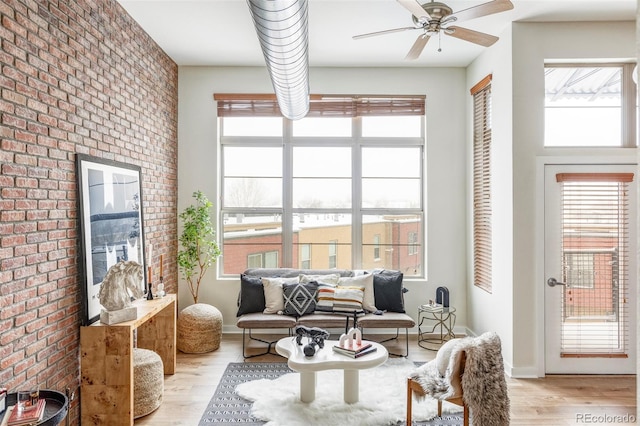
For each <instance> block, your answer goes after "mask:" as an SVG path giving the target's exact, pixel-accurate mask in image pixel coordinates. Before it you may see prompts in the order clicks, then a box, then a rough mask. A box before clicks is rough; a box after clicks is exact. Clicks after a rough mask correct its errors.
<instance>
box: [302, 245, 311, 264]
mask: <svg viewBox="0 0 640 426" xmlns="http://www.w3.org/2000/svg"><path fill="white" fill-rule="evenodd" d="M300 268H301V269H311V245H310V244H300Z"/></svg>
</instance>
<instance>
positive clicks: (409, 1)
mask: <svg viewBox="0 0 640 426" xmlns="http://www.w3.org/2000/svg"><path fill="white" fill-rule="evenodd" d="M398 3H400V4H401V5H402V6H404V7H405V9H407V10H408V11H409V12H411V14H412V15H413V16H415V17H416V18H417V19H418V21H420V18H424V19H423V21H425V22H426V21H428V20H430V19H431V16H429V14H428V13H427V12H426V11H425V10H424V9H423V8H422V6H420V4H419V3H418V2H417V1H416V0H398Z"/></svg>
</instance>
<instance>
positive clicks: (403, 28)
mask: <svg viewBox="0 0 640 426" xmlns="http://www.w3.org/2000/svg"><path fill="white" fill-rule="evenodd" d="M421 29H422V28H416V27H402V28H393V29H390V30H384V31H376V32H373V33H366V34H358V35H354V36H353V37H352V38H353V39H354V40H359V39H361V38H366V37H374V36H379V35H383V34H392V33H397V32H400V31H407V30H421Z"/></svg>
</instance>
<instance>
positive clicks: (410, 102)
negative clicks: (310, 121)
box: [214, 93, 426, 117]
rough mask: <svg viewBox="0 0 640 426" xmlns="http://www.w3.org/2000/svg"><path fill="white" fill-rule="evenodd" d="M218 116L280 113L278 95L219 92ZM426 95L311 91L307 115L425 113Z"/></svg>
mask: <svg viewBox="0 0 640 426" xmlns="http://www.w3.org/2000/svg"><path fill="white" fill-rule="evenodd" d="M214 100H215V101H217V103H218V117H280V116H282V114H281V112H280V108H279V107H278V102H277V100H276V97H275V95H270V94H241V93H239V94H238V93H236V94H233V93H217V94H215V95H214ZM425 100H426V96H424V95H393V96H387V95H358V96H355V95H311V98H310V102H309V113H308V114H307V117H366V116H377V117H379V116H390V115H396V116H411V115H425Z"/></svg>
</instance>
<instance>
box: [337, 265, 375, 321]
mask: <svg viewBox="0 0 640 426" xmlns="http://www.w3.org/2000/svg"><path fill="white" fill-rule="evenodd" d="M338 284H339V285H341V286H358V287H364V298H363V300H362V308H363V309H364V310H365V311H367V312H375V311H377V310H378V309H377V308H376V298H375V293H374V292H373V274H367V275H359V276H357V277H341V278H340V280H339V282H338Z"/></svg>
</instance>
